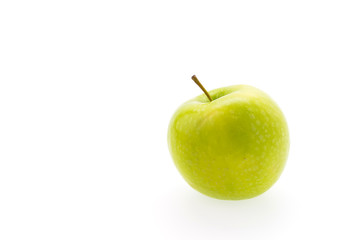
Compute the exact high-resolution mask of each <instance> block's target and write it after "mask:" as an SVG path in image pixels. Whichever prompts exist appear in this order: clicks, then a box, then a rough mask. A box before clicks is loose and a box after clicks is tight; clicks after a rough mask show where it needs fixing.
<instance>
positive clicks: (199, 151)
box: [168, 85, 289, 200]
mask: <svg viewBox="0 0 360 240" xmlns="http://www.w3.org/2000/svg"><path fill="white" fill-rule="evenodd" d="M209 94H210V96H211V97H212V99H213V101H212V102H210V101H209V100H208V99H207V97H206V96H205V94H202V95H200V96H198V97H196V98H194V99H192V100H190V101H187V102H185V103H184V104H183V105H181V106H180V107H179V108H178V109H177V111H176V112H175V114H174V115H173V117H172V119H171V121H170V124H169V128H168V145H169V150H170V154H171V156H172V158H173V160H174V163H175V166H176V167H177V169H178V170H179V172H180V173H181V175H182V176H183V177H184V179H185V180H186V182H187V183H188V184H189V185H190V186H191V187H193V188H194V189H196V190H197V191H199V192H201V193H203V194H205V195H207V196H210V197H213V198H217V199H224V200H240V199H248V198H253V197H256V196H258V195H260V194H262V193H264V192H265V191H266V190H268V189H269V188H270V187H271V186H272V185H273V184H274V183H275V182H276V181H277V179H278V178H279V177H280V174H281V172H282V171H283V169H284V166H285V163H286V160H287V156H288V152H289V131H288V126H287V123H286V120H285V117H284V115H283V113H282V112H281V110H280V108H279V107H278V106H277V104H276V103H275V102H274V101H273V100H272V99H271V98H270V97H269V96H268V95H267V94H265V93H264V92H262V91H261V90H259V89H257V88H254V87H252V86H248V85H236V86H230V87H224V88H219V89H215V90H212V91H210V92H209Z"/></svg>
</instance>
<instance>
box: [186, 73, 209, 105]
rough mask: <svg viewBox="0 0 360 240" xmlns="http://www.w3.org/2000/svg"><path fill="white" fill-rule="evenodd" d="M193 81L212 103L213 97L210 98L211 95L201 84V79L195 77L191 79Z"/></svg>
mask: <svg viewBox="0 0 360 240" xmlns="http://www.w3.org/2000/svg"><path fill="white" fill-rule="evenodd" d="M191 79H192V80H193V81H194V82H195V83H196V85H198V86H199V87H200V88H201V90H203V92H204V93H205V95H206V96H207V98H208V99H209V100H210V102H211V101H212V99H211V97H210V94H209V93H208V92H207V91H206V89H205V88H204V87H203V85H202V84H201V83H200V81H199V79H198V78H197V77H196V76H195V75H193V76H192V77H191Z"/></svg>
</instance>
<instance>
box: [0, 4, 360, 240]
mask: <svg viewBox="0 0 360 240" xmlns="http://www.w3.org/2000/svg"><path fill="white" fill-rule="evenodd" d="M359 13H360V3H359V1H346V0H341V1H340V0H339V1H329V0H326V1H325V0H324V1H320V0H302V1H288V0H283V1H279V0H274V1H257V0H254V1H226V0H225V1H212V0H211V1H196V0H191V1H190V0H189V1H187V0H185V1H176V2H175V1H169V0H167V1H165V0H164V1H159V0H152V1H74V0H71V1H70V0H69V1H66V0H65V1H64V0H63V1H1V2H0V239H2V240H8V239H36V240H39V239H46V240H48V239H277V240H278V239H327V238H330V237H333V238H336V239H340V238H341V239H359V238H360V233H359V232H360V230H359V229H358V227H359V222H360V219H359V216H360V207H359V203H360V193H359V190H360V187H359V183H360V175H359V169H360V154H359V148H360V139H359V135H360V127H359V122H360V113H359V112H360V107H359V104H360V94H359V91H360V89H359V80H360V14H359ZM192 74H197V76H198V78H199V79H200V81H202V83H203V85H204V86H205V87H206V88H207V89H208V90H211V89H214V88H218V87H224V86H228V85H234V84H249V85H253V86H255V87H258V88H260V89H262V90H263V91H265V92H267V93H268V94H269V95H270V96H272V98H273V99H274V100H275V101H276V102H277V103H278V104H279V105H280V107H281V108H282V110H283V112H284V114H285V116H286V118H287V120H288V124H289V128H290V134H291V149H290V155H289V159H288V163H287V166H286V168H285V171H284V172H283V174H282V176H281V178H280V179H279V181H278V182H277V183H276V184H275V185H274V186H273V187H272V188H271V189H270V190H269V191H268V192H266V193H265V194H263V195H261V196H259V197H257V198H254V199H250V200H244V201H220V200H215V199H211V198H208V197H206V196H203V195H201V194H200V193H198V192H196V191H195V190H192V189H191V188H190V187H189V186H188V185H187V184H186V183H185V181H184V180H183V179H182V177H181V176H180V174H179V173H178V172H177V170H176V168H175V166H174V164H173V163H172V160H171V157H170V154H169V153H168V148H167V142H166V137H167V126H168V123H169V120H170V118H171V116H172V114H173V113H174V111H175V110H176V108H177V107H178V106H179V105H180V104H181V103H183V102H184V101H186V100H188V99H190V98H193V97H195V96H197V95H199V94H201V90H200V89H199V88H198V87H197V86H196V85H195V84H194V83H193V82H192V81H191V79H190V77H191V75H192Z"/></svg>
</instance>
